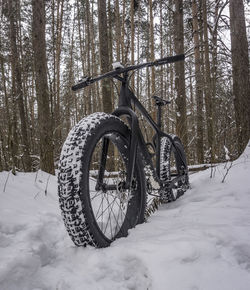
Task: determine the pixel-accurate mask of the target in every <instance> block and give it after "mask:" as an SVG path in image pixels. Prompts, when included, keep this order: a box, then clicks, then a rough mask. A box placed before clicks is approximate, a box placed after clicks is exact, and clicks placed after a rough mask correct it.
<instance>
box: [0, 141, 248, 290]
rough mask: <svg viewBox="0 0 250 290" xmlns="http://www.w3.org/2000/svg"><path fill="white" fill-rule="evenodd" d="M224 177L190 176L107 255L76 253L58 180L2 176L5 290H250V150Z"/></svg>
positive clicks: (0, 259) (0, 262) (221, 171)
mask: <svg viewBox="0 0 250 290" xmlns="http://www.w3.org/2000/svg"><path fill="white" fill-rule="evenodd" d="M229 165H230V163H228V164H227V167H229ZM225 173H226V168H225V165H220V166H217V167H216V168H214V169H213V178H210V169H208V170H206V171H203V172H199V173H195V174H192V175H191V176H190V179H191V186H192V189H191V190H189V191H188V192H187V193H186V194H185V195H184V196H183V197H181V198H180V199H179V200H177V201H176V202H175V203H170V204H167V205H163V206H161V208H160V209H159V210H158V211H157V212H156V213H154V214H153V215H152V216H151V217H150V218H149V220H148V222H147V223H145V224H142V225H139V226H137V227H136V228H135V229H133V230H131V231H130V234H129V236H128V237H127V238H123V239H119V240H117V241H115V242H114V243H113V244H112V245H111V247H109V248H106V249H94V248H91V247H88V248H77V247H75V246H74V245H73V243H72V242H71V240H70V239H69V237H68V235H67V233H66V231H65V228H64V225H63V223H62V219H61V215H60V211H59V208H58V201H57V189H56V188H57V185H56V179H55V178H54V177H52V176H51V177H50V178H49V180H48V175H47V174H45V173H43V172H38V174H35V173H31V174H23V173H19V174H18V175H17V176H13V175H11V174H9V176H8V173H7V172H2V173H0V289H1V290H16V289H18V290H22V289H24V290H31V289H32V290H35V289H36V290H38V289H40V290H41V289H43V290H45V289H49V290H50V289H51V290H70V289H71V290H78V289H79V290H80V289H81V290H98V289H99V290H103V289H105V290H112V289H114V290H120V289H123V290H127V289H131V290H132V289H134V290H140V289H141V290H146V289H152V290H160V289H162V290H166V289H170V290H187V289H190V290H191V289H192V290H198V289H200V290H205V289H208V290H216V289H218V290H249V289H250V147H249V146H248V147H247V149H246V151H245V153H244V154H243V155H242V156H241V157H240V158H239V159H238V160H237V161H235V162H234V163H233V166H232V168H231V169H230V170H229V172H228V175H227V176H226V179H225V182H224V183H221V181H222V179H223V176H224V175H225ZM46 187H47V195H45V189H46Z"/></svg>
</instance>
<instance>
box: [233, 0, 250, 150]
mask: <svg viewBox="0 0 250 290" xmlns="http://www.w3.org/2000/svg"><path fill="white" fill-rule="evenodd" d="M229 8H230V31H231V51H232V66H233V94H234V107H235V119H236V127H237V141H238V153H239V154H240V153H241V152H242V151H243V150H244V148H245V146H246V144H247V142H248V141H249V137H250V82H249V58H248V43H247V37H246V25H245V15H244V5H243V1H242V0H234V1H232V0H230V1H229Z"/></svg>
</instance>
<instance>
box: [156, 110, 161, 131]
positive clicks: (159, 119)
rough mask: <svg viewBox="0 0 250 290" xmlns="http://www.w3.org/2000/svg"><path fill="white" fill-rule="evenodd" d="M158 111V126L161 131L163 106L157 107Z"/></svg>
mask: <svg viewBox="0 0 250 290" xmlns="http://www.w3.org/2000/svg"><path fill="white" fill-rule="evenodd" d="M157 107H158V110H157V125H158V126H159V128H160V129H161V105H160V104H159V105H157Z"/></svg>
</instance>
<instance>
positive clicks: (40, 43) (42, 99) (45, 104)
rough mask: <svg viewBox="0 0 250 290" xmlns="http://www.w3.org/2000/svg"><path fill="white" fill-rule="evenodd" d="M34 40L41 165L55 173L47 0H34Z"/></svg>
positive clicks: (47, 170) (45, 169) (42, 167)
mask: <svg viewBox="0 0 250 290" xmlns="http://www.w3.org/2000/svg"><path fill="white" fill-rule="evenodd" d="M32 11H33V21H32V33H33V35H32V41H33V51H34V64H35V79H36V94H37V104H38V130H39V134H40V167H41V169H42V170H44V171H46V172H48V173H51V174H54V173H55V169H54V154H53V134H52V120H51V114H50V107H49V90H48V81H47V61H46V42H45V0H32Z"/></svg>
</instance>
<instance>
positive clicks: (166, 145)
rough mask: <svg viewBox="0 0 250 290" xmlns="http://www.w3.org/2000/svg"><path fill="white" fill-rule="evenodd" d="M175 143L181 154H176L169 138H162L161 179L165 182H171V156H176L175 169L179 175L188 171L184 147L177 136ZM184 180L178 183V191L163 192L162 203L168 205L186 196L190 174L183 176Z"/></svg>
mask: <svg viewBox="0 0 250 290" xmlns="http://www.w3.org/2000/svg"><path fill="white" fill-rule="evenodd" d="M173 141H174V144H175V146H176V148H177V150H178V152H179V154H178V153H177V152H176V150H175V148H174V147H173V145H172V143H171V141H170V140H169V138H168V137H162V139H161V151H160V179H161V180H162V181H163V182H164V181H166V182H167V181H169V180H171V164H170V160H171V156H174V162H175V168H176V170H177V173H180V172H181V171H182V170H187V160H186V155H185V151H184V147H183V145H182V143H181V141H180V139H179V138H178V137H177V136H173ZM179 155H180V156H181V157H180V156H179ZM183 162H184V164H183ZM182 179H183V180H181V181H179V182H178V184H177V187H178V188H177V189H169V190H165V191H163V192H161V200H162V202H164V203H166V202H170V201H174V200H176V199H177V198H179V197H180V196H182V195H183V194H184V192H185V191H186V190H187V188H188V187H189V179H188V173H186V174H185V175H183V178H182Z"/></svg>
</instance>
